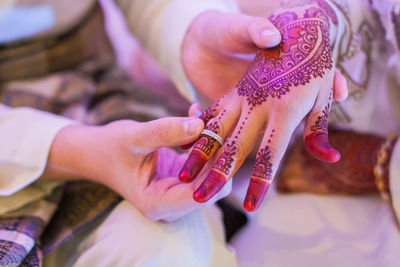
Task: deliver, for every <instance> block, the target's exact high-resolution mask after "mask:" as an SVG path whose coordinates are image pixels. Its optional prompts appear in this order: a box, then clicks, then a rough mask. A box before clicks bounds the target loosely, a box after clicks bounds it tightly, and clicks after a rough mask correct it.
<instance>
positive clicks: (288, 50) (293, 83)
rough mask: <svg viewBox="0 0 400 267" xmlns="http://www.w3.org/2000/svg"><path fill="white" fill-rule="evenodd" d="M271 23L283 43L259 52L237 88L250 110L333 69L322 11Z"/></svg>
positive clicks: (290, 15)
mask: <svg viewBox="0 0 400 267" xmlns="http://www.w3.org/2000/svg"><path fill="white" fill-rule="evenodd" d="M270 20H271V22H272V23H273V24H274V25H275V26H276V27H277V28H278V30H279V31H280V32H281V34H282V43H281V44H280V45H279V46H278V47H276V48H271V49H265V50H261V51H259V52H258V53H257V55H256V58H255V60H254V61H253V63H252V65H251V66H250V68H249V70H248V71H247V73H246V74H245V76H244V77H243V78H242V80H241V81H240V82H239V83H238V85H237V88H238V91H237V92H238V94H239V95H240V96H245V97H246V98H247V101H248V104H249V105H250V106H252V107H255V106H257V105H261V104H262V103H263V102H265V101H266V100H267V98H268V97H278V98H280V97H281V96H283V95H286V94H287V93H288V92H289V89H290V88H292V87H297V86H299V85H306V84H307V83H309V82H310V81H311V79H312V78H313V77H314V78H317V77H323V75H324V74H325V70H331V69H332V65H333V61H332V56H331V47H330V42H329V19H328V17H327V15H326V14H325V12H324V11H323V10H322V9H320V8H316V7H311V8H309V9H307V10H306V11H305V13H304V16H303V18H299V17H298V15H297V14H296V13H294V12H285V13H282V14H279V15H277V16H272V17H271V18H270Z"/></svg>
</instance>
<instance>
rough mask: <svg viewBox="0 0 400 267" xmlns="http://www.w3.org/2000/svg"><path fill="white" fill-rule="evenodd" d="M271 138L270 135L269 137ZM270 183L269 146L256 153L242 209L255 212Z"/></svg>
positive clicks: (270, 156) (270, 153)
mask: <svg viewBox="0 0 400 267" xmlns="http://www.w3.org/2000/svg"><path fill="white" fill-rule="evenodd" d="M271 137H272V135H271ZM271 182H272V152H271V148H270V147H269V146H266V147H265V148H263V149H261V150H260V151H258V153H257V157H256V165H255V167H254V170H253V174H252V175H251V179H250V185H249V188H248V189H247V194H246V198H245V200H244V202H243V208H244V209H245V210H247V211H250V212H252V211H255V210H256V209H258V207H259V206H260V204H261V202H262V201H263V199H264V197H265V195H266V194H267V191H268V188H269V186H270V184H271Z"/></svg>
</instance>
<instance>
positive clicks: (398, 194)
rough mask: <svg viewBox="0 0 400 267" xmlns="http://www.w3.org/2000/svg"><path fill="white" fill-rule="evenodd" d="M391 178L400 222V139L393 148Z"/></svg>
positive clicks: (390, 181) (393, 197)
mask: <svg viewBox="0 0 400 267" xmlns="http://www.w3.org/2000/svg"><path fill="white" fill-rule="evenodd" d="M389 179H390V180H389V183H390V193H391V195H392V201H393V209H394V211H395V213H396V216H397V220H398V221H399V222H400V140H398V141H397V143H396V145H395V147H394V149H393V153H392V158H391V160H390V169H389Z"/></svg>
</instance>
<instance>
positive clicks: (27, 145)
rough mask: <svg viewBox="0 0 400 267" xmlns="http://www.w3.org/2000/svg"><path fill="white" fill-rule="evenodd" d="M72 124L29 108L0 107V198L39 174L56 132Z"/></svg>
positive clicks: (58, 117) (42, 169)
mask: <svg viewBox="0 0 400 267" xmlns="http://www.w3.org/2000/svg"><path fill="white" fill-rule="evenodd" d="M72 123H74V122H73V121H71V120H69V119H66V118H63V117H60V116H56V115H53V114H50V113H45V112H42V111H38V110H34V109H31V108H9V107H7V106H5V105H2V104H0V148H1V149H0V196H9V195H12V194H14V193H16V192H17V191H20V190H21V189H23V188H25V187H26V186H28V185H29V184H31V183H33V182H34V181H35V180H37V179H38V178H39V177H40V176H41V174H42V173H43V171H44V169H45V167H46V163H47V158H48V154H49V151H50V147H51V144H52V141H53V139H54V137H55V136H56V134H57V132H58V131H59V130H60V129H61V128H63V127H65V126H66V125H69V124H72Z"/></svg>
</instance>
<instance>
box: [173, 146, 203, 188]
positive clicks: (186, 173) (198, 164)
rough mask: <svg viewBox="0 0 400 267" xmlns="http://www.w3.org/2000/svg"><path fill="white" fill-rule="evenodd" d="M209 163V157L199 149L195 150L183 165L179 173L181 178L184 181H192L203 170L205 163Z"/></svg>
mask: <svg viewBox="0 0 400 267" xmlns="http://www.w3.org/2000/svg"><path fill="white" fill-rule="evenodd" d="M206 163H207V158H206V157H205V156H204V155H202V153H200V152H199V151H197V150H193V151H192V153H191V154H190V156H189V158H188V159H187V161H186V162H185V164H184V165H183V167H182V170H181V172H180V173H179V176H178V177H179V179H180V180H181V182H183V183H190V182H192V181H193V180H194V179H195V178H196V177H197V175H198V174H199V173H200V172H201V170H202V169H203V167H204V165H206Z"/></svg>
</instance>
